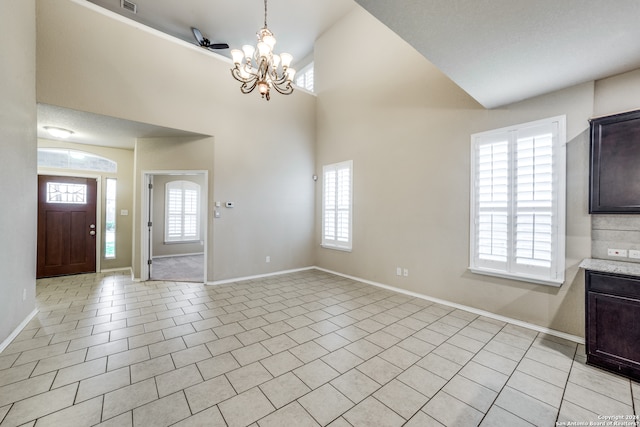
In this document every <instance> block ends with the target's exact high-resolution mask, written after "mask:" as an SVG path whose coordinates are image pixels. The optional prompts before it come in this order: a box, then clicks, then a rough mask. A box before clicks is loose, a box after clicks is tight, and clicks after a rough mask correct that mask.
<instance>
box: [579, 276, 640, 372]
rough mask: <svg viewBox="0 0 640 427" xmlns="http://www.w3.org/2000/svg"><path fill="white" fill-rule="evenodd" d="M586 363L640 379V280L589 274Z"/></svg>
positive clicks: (638, 278)
mask: <svg viewBox="0 0 640 427" xmlns="http://www.w3.org/2000/svg"><path fill="white" fill-rule="evenodd" d="M586 293H587V295H586V350H587V363H588V364H590V365H594V366H598V367H600V368H603V369H606V370H609V371H612V372H615V373H617V374H620V375H624V376H626V377H628V378H631V379H634V380H636V381H639V380H640V277H635V276H623V275H617V274H611V273H602V272H596V271H591V270H587V271H586Z"/></svg>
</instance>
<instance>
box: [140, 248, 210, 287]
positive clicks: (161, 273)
mask: <svg viewBox="0 0 640 427" xmlns="http://www.w3.org/2000/svg"><path fill="white" fill-rule="evenodd" d="M151 278H152V279H153V280H172V281H179V282H199V283H203V282H204V254H198V255H187V256H174V257H162V258H153V264H152V268H151Z"/></svg>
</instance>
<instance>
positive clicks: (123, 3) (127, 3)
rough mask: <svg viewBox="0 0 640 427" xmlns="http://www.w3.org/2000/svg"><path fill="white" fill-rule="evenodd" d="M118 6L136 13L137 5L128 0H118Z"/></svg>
mask: <svg viewBox="0 0 640 427" xmlns="http://www.w3.org/2000/svg"><path fill="white" fill-rule="evenodd" d="M120 7H121V8H123V9H126V10H128V11H129V12H132V13H137V11H138V5H137V4H135V3H133V2H130V1H128V0H120Z"/></svg>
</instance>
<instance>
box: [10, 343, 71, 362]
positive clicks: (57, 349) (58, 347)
mask: <svg viewBox="0 0 640 427" xmlns="http://www.w3.org/2000/svg"><path fill="white" fill-rule="evenodd" d="M68 346H69V343H68V342H61V343H58V344H51V345H49V346H47V347H39V348H35V349H33V350H27V351H24V352H22V354H20V357H18V360H16V361H15V363H14V364H13V366H18V365H23V364H25V363H29V362H33V361H35V360H40V359H46V358H47V357H53V356H59V355H61V354H64V352H65V351H66V350H67V347H68Z"/></svg>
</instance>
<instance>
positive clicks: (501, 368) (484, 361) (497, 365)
mask: <svg viewBox="0 0 640 427" xmlns="http://www.w3.org/2000/svg"><path fill="white" fill-rule="evenodd" d="M473 361H474V362H477V363H479V364H480V365H483V366H486V367H488V368H491V369H493V370H495V371H498V372H500V373H503V374H505V375H511V373H512V372H513V371H515V369H516V366H518V362H517V361H514V360H512V359H509V358H506V357H503V356H500V355H498V354H495V353H492V352H490V351H487V350H480V351H479V352H478V353H477V354H476V355H475V356H474V357H473Z"/></svg>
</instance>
